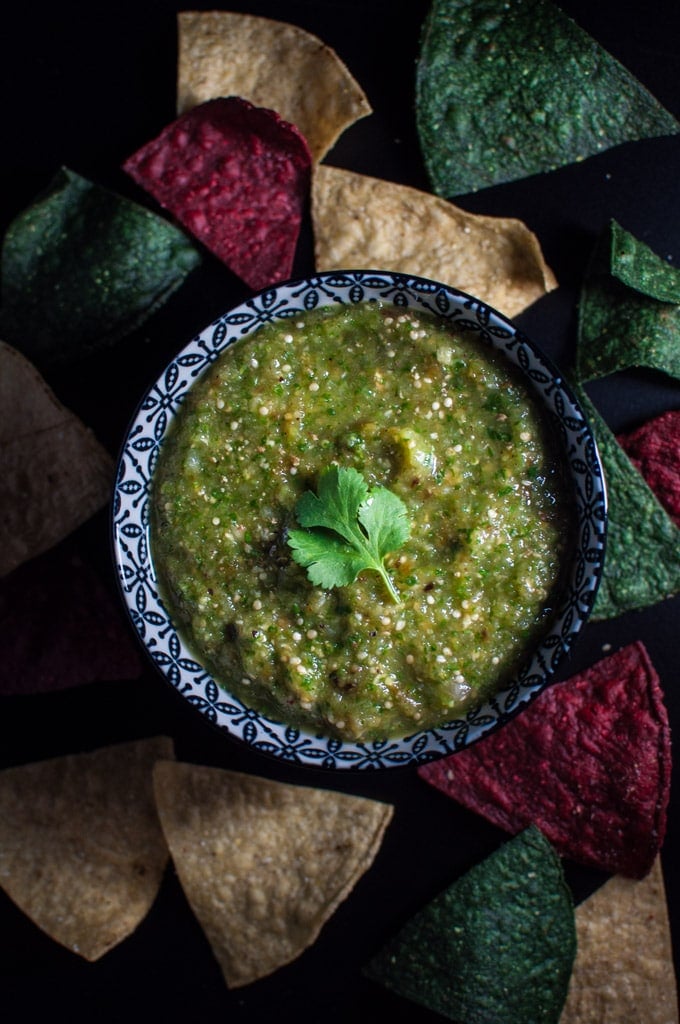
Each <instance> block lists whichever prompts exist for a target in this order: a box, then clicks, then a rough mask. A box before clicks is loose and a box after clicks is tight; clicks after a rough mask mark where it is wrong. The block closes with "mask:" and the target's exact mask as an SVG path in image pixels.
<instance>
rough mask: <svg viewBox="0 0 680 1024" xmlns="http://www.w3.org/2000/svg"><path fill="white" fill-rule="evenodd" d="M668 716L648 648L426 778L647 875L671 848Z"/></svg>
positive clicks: (439, 764) (595, 672) (581, 851)
mask: <svg viewBox="0 0 680 1024" xmlns="http://www.w3.org/2000/svg"><path fill="white" fill-rule="evenodd" d="M670 772H671V750H670V730H669V725H668V714H667V711H666V707H665V704H664V700H663V694H662V692H661V688H660V686H659V679H658V676H657V674H656V671H655V669H654V666H653V665H652V663H651V661H650V658H649V655H648V654H647V651H646V650H645V648H644V646H643V644H642V643H640V642H638V643H634V644H630V645H629V646H627V647H624V648H622V649H621V650H620V651H618V652H617V653H616V654H613V655H611V656H609V657H607V658H603V659H602V660H601V661H599V662H597V664H595V665H593V666H592V667H591V668H589V669H587V670H586V671H585V672H581V673H580V674H579V675H575V676H572V678H571V679H568V680H567V681H565V682H562V683H556V684H554V685H553V686H551V687H549V688H548V689H547V690H545V691H544V692H543V693H542V694H541V695H540V696H539V697H538V698H537V699H536V700H535V701H534V702H533V703H532V704H530V705H529V706H528V707H527V708H525V709H524V710H523V711H522V712H521V714H519V715H517V716H516V717H515V718H513V719H512V720H511V721H510V722H507V723H506V724H505V725H504V726H503V728H502V729H499V730H498V731H497V732H495V733H492V734H491V735H490V736H487V737H486V738H485V739H482V740H480V741H479V742H478V743H475V744H474V745H473V746H471V747H469V748H468V749H467V750H462V751H460V752H459V753H457V754H453V755H451V756H450V757H447V758H444V759H443V760H441V761H435V762H433V763H432V764H427V765H423V766H422V767H421V768H419V769H418V773H419V775H420V776H421V778H423V779H425V781H426V782H429V783H431V784H432V785H433V786H436V787H437V789H440V790H442V791H443V792H444V793H446V794H447V796H450V797H451V798H452V799H454V800H457V801H458V802H459V803H461V804H463V805H464V806H465V807H468V808H469V809H470V810H472V811H475V812H476V813H478V814H481V815H483V816H484V817H485V818H487V819H488V820H489V821H491V822H493V824H494V825H497V826H498V827H499V828H503V829H505V830H506V831H508V832H519V831H520V830H521V829H523V828H526V827H527V826H528V825H530V824H532V823H533V824H535V825H538V827H539V828H540V829H541V831H542V832H543V833H544V835H545V836H546V837H547V838H548V839H549V840H550V842H551V843H552V844H553V846H554V847H555V849H556V850H557V852H558V853H559V854H560V855H562V856H564V857H569V858H571V859H572V860H574V861H578V862H580V863H582V864H587V865H589V866H591V867H595V868H598V869H600V870H602V871H610V872H619V873H621V874H625V875H628V876H631V877H634V878H638V877H643V876H644V875H645V874H646V873H647V872H648V871H649V870H650V868H651V866H652V864H653V863H654V859H655V857H656V855H657V853H658V852H659V849H660V847H661V844H662V843H663V839H664V835H665V832H666V816H667V810H668V798H669V787H670Z"/></svg>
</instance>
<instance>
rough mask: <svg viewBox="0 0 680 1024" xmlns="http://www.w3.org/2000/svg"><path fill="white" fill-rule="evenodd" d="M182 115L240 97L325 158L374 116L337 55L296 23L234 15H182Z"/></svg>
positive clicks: (179, 87)
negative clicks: (287, 124)
mask: <svg viewBox="0 0 680 1024" xmlns="http://www.w3.org/2000/svg"><path fill="white" fill-rule="evenodd" d="M177 25H178V70H177V112H178V114H183V113H184V112H185V111H187V110H190V109H191V107H195V106H197V104H199V103H203V102H204V101H205V100H211V99H216V98H218V97H220V96H240V97H241V98H242V99H246V100H249V101H250V102H251V103H254V104H255V106H257V107H268V108H269V109H271V110H275V111H276V112H277V113H278V114H280V115H281V117H282V118H283V119H284V120H286V121H292V123H293V124H294V125H296V127H297V128H299V129H300V131H301V132H302V134H303V135H304V136H305V139H306V140H307V143H308V145H309V148H310V150H311V152H312V157H313V158H314V160H321V159H322V157H323V156H324V154H325V153H327V152H328V150H329V149H330V148H331V146H332V145H333V144H334V143H335V141H336V140H337V139H338V137H339V136H340V135H341V134H342V132H343V131H344V130H345V129H346V128H348V127H349V125H351V124H353V123H354V122H355V121H358V120H359V118H361V117H366V115H367V114H370V113H371V107H370V105H369V102H368V100H367V98H366V96H365V95H364V92H363V90H362V89H361V88H360V86H359V85H358V83H357V82H356V81H355V79H354V78H353V77H352V75H351V74H350V72H349V71H348V70H347V68H346V67H345V65H344V64H343V63H342V61H341V60H340V58H339V57H338V56H337V54H336V53H335V52H334V51H333V50H332V49H330V47H328V46H326V44H325V43H323V42H322V41H321V40H320V39H317V37H316V36H314V35H311V34H310V33H309V32H306V31H305V30H304V29H301V28H298V27H297V26H296V25H288V24H286V23H285V22H282V21H274V20H272V19H270V18H261V17H256V16H254V15H249V14H235V13H231V12H228V11H182V12H180V13H179V14H178V16H177Z"/></svg>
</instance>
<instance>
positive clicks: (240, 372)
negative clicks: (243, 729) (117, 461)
mask: <svg viewBox="0 0 680 1024" xmlns="http://www.w3.org/2000/svg"><path fill="white" fill-rule="evenodd" d="M551 430H552V426H551V425H550V424H549V423H548V422H547V420H546V419H545V418H544V416H543V413H542V410H541V409H540V407H539V405H538V403H537V402H536V401H535V400H534V399H533V398H532V397H531V394H530V392H529V390H528V387H527V386H526V384H525V383H524V381H523V379H522V378H521V376H520V375H519V374H516V373H515V372H514V370H513V368H512V367H510V366H509V364H508V363H507V361H506V360H505V359H504V357H502V356H500V355H497V354H495V353H494V352H493V351H492V350H491V349H490V348H489V347H488V346H486V345H485V344H484V342H483V341H482V340H480V339H479V338H477V337H476V336H475V335H474V334H471V333H469V332H466V333H463V332H457V331H455V330H454V329H453V328H452V327H451V326H449V325H448V324H447V323H445V322H444V321H440V320H438V319H435V318H434V317H433V316H432V317H430V315H429V314H425V313H420V312H414V311H412V310H409V309H400V308H398V307H394V306H392V305H387V304H385V305H383V304H380V303H360V304H357V305H339V306H332V307H328V308H323V309H316V310H313V311H310V312H304V313H300V314H296V315H295V316H293V317H292V318H290V319H288V320H285V321H283V322H278V323H272V324H269V325H266V326H264V327H262V328H260V329H259V330H258V331H257V332H255V333H254V334H253V335H251V336H250V337H248V338H247V339H244V340H243V341H242V342H238V343H237V344H235V345H233V346H232V347H230V348H228V349H227V350H226V351H225V352H224V353H223V354H222V355H221V356H220V357H219V359H218V360H217V361H216V362H215V363H214V364H213V366H212V367H210V369H209V370H208V371H206V373H205V374H204V376H203V377H202V378H201V379H200V380H199V381H198V382H197V383H196V384H195V385H194V387H193V388H192V389H191V391H190V392H189V394H188V395H187V398H186V400H185V402H184V404H183V405H182V407H181V409H180V410H179V412H178V414H177V416H176V419H175V422H174V423H173V426H172V429H171V431H170V432H169V435H168V437H167V439H166V441H165V442H164V444H163V446H162V449H161V452H160V456H159V461H158V465H157V469H156V472H155V477H154V487H153V498H152V517H151V544H152V550H153V556H154V563H155V566H156V570H157V574H158V579H159V585H160V587H161V592H162V593H163V596H164V600H165V602H166V604H167V605H168V607H169V610H170V611H171V613H172V615H173V618H174V620H175V622H176V624H177V625H178V627H179V629H180V631H181V632H182V633H183V635H184V636H185V639H186V641H187V643H188V645H189V646H190V647H191V648H192V650H193V651H194V652H195V654H196V656H197V658H198V660H199V661H200V662H201V664H203V665H204V666H205V668H206V669H207V670H208V671H210V673H211V674H212V675H213V676H214V678H215V679H216V681H217V682H218V683H219V684H220V685H221V686H223V687H225V688H226V689H227V690H229V691H230V692H232V693H234V694H235V695H237V696H238V697H240V699H241V700H242V701H243V702H244V703H245V704H246V705H249V706H251V707H253V708H256V709H257V710H259V711H262V712H264V713H265V714H268V715H269V716H270V717H273V718H276V719H277V720H282V721H284V722H286V723H290V724H291V725H295V726H299V727H302V728H306V729H309V730H313V731H316V732H320V733H323V734H326V735H331V736H337V737H340V738H343V739H347V740H353V741H356V740H376V739H384V738H388V737H397V736H404V735H408V734H410V733H413V732H416V731H419V730H421V729H426V728H431V727H434V726H436V725H442V724H444V723H445V722H447V721H449V720H451V719H453V718H457V717H459V716H460V714H461V713H462V712H464V711H465V710H466V709H468V708H470V707H472V706H474V705H476V704H479V703H482V702H483V701H484V700H486V699H487V698H488V697H489V696H490V695H492V694H493V693H494V692H496V691H497V690H498V689H500V688H501V687H502V686H503V685H504V684H505V683H507V682H508V681H509V680H510V678H511V677H512V675H513V673H515V672H516V671H517V669H518V667H519V666H520V665H521V663H522V661H523V660H524V659H525V657H526V656H527V654H528V650H529V648H530V646H531V643H532V641H533V640H534V639H535V638H537V636H538V634H539V632H540V631H541V629H542V628H544V627H545V620H546V617H547V616H549V615H550V613H551V610H552V607H553V601H554V597H555V594H556V590H557V588H558V587H559V585H560V567H561V565H562V563H563V554H564V549H565V545H567V544H568V543H569V538H570V536H571V532H572V531H571V502H570V500H569V498H568V496H567V494H566V492H565V483H564V479H565V478H564V475H563V467H562V465H561V463H560V460H559V459H558V458H557V457H556V446H555V445H554V443H553V441H552V440H551ZM331 466H338V467H349V468H353V469H355V470H357V471H358V472H359V473H360V474H362V476H363V478H364V480H365V481H366V484H367V485H368V487H369V488H374V487H384V488H387V489H389V490H390V491H391V492H392V493H393V494H396V495H397V496H398V497H399V498H400V499H401V501H402V502H403V503H404V505H405V506H406V514H407V517H408V522H409V530H408V539H407V540H406V542H405V543H404V544H403V545H402V546H401V547H399V549H398V550H396V551H392V552H390V553H388V554H387V556H386V558H385V566H386V568H387V570H388V571H389V575H390V579H391V580H392V582H393V585H394V589H395V590H396V592H397V595H398V598H399V602H398V603H395V601H394V600H393V599H392V598H391V597H390V594H389V593H388V591H387V589H386V587H385V585H384V582H383V580H382V579H381V578H380V576H379V574H378V573H376V572H361V573H360V574H359V575H358V577H357V579H356V580H355V582H353V583H351V584H349V585H347V586H341V587H335V588H333V589H328V590H326V589H322V588H320V587H317V586H314V585H313V584H312V583H311V582H310V581H309V579H308V577H307V574H306V572H305V569H304V568H303V567H302V566H301V565H298V564H297V563H296V562H295V560H294V559H293V557H292V552H291V548H290V546H289V544H288V542H287V541H288V531H289V530H293V529H297V528H298V526H299V524H298V523H297V522H296V519H295V509H296V505H297V503H298V502H299V500H300V497H301V495H302V494H303V493H304V492H305V491H316V487H317V482H318V480H319V478H320V476H321V475H322V474H323V473H324V471H325V470H327V469H329V467H331Z"/></svg>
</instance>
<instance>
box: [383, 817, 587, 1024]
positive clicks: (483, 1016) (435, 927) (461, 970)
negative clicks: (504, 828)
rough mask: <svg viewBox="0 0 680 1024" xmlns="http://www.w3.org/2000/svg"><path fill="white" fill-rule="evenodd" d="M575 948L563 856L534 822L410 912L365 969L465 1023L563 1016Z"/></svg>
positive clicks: (549, 1022) (520, 1023)
mask: <svg viewBox="0 0 680 1024" xmlns="http://www.w3.org/2000/svg"><path fill="white" fill-rule="evenodd" d="M575 952H576V935H575V928H574V907H573V903H572V898H571V893H570V892H569V889H568V888H567V885H566V883H565V880H564V875H563V873H562V867H561V865H560V862H559V858H558V857H557V855H556V854H555V852H554V850H553V849H552V847H551V846H550V844H549V843H548V842H547V841H546V839H545V838H544V837H543V836H542V835H541V833H540V832H539V830H538V829H536V828H529V829H527V830H526V831H525V832H523V833H522V834H521V835H519V836H517V837H516V838H515V839H513V840H511V841H510V842H507V843H505V844H504V845H503V846H501V847H500V848H499V849H498V850H496V851H495V853H492V854H491V855H490V856H489V857H487V858H486V860H483V861H482V862H481V863H479V864H476V865H475V866H474V867H473V868H471V869H470V870H469V871H468V872H467V874H466V875H463V877H462V878H460V879H458V881H457V882H455V883H454V884H453V885H452V886H450V887H449V888H448V889H446V890H445V891H444V892H443V893H441V894H440V895H439V896H438V897H437V898H436V899H435V900H433V901H432V902H431V903H430V904H428V906H426V907H425V908H424V909H423V910H421V911H420V913H419V914H418V915H417V916H416V917H414V918H412V920H411V921H409V922H408V923H407V924H406V925H405V927H404V928H403V929H402V930H401V932H399V934H398V935H397V936H396V937H395V938H394V939H393V940H391V941H390V942H389V943H388V944H387V945H386V946H385V947H384V949H382V950H381V951H380V953H379V954H378V955H377V956H376V957H375V959H374V960H373V961H372V962H371V963H370V964H369V966H368V968H367V970H366V973H367V974H368V976H369V977H371V978H373V979H374V980H375V981H379V982H381V983H382V984H384V985H385V986H387V987H388V988H390V989H392V990H393V991H394V992H396V993H398V994H399V995H402V996H406V997H407V998H408V999H411V1000H413V1001H414V1002H416V1003H420V1004H422V1005H424V1006H426V1007H428V1008H429V1009H430V1010H434V1011H435V1012H436V1013H440V1014H442V1015H443V1016H445V1017H449V1018H451V1020H454V1021H456V1022H461V1024H462V1022H463V1021H466V1022H467V1021H469V1022H470V1024H473V1022H474V1024H488V1022H491V1021H493V1024H528V1022H529V1021H531V1024H557V1021H558V1020H559V1016H560V1011H561V1009H562V1007H563V1005H564V1000H565V997H566V994H567V985H568V983H569V976H570V974H571V969H572V964H573V962H574V954H575Z"/></svg>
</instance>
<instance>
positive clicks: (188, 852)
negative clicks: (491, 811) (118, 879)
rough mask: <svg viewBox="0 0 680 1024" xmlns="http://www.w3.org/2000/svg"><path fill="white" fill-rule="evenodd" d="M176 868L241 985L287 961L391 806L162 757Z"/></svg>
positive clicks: (349, 878) (325, 911)
mask: <svg viewBox="0 0 680 1024" xmlns="http://www.w3.org/2000/svg"><path fill="white" fill-rule="evenodd" d="M154 786H155V791H156V801H157V806H158V811H159V815H160V819H161V824H162V826H163V830H164V832H165V838H166V840H167V843H168V846H169V847H170V853H171V856H172V858H173V861H174V864H175V868H176V870H177V874H178V875H179V879H180V882H181V883H182V886H183V888H184V892H185V894H186V897H187V899H188V901H189V903H190V905H191V907H192V908H193V911H194V913H195V914H196V917H197V918H198V921H199V922H200V924H201V926H202V927H203V929H204V931H205V933H206V936H207V938H208V940H209V942H210V944H211V946H212V948H213V951H214V953H215V956H216V958H217V961H218V963H219V965H220V967H221V968H222V972H223V974H224V977H225V980H226V982H227V985H229V986H230V987H231V988H236V987H238V986H241V985H247V984H248V983H249V982H252V981H255V980H256V979H257V978H261V977H264V976H265V975H267V974H271V972H272V971H275V970H276V969H277V968H279V967H282V966H283V965H284V964H287V963H290V961H291V960H294V959H295V958H296V957H297V956H299V955H300V954H301V953H302V952H303V951H304V950H305V949H307V947H308V946H311V945H312V943H313V942H314V941H315V939H316V938H317V936H318V934H319V932H320V931H321V928H322V926H323V925H324V923H325V922H326V921H327V920H328V918H329V917H330V916H331V915H332V913H333V912H334V911H335V909H336V908H337V906H338V905H339V904H340V903H341V902H342V900H344V899H345V897H346V896H347V895H348V893H349V892H350V890H351V889H352V888H353V887H354V885H355V883H356V882H357V881H358V879H359V878H360V877H361V875H363V874H364V872H365V871H367V869H368V868H369V867H370V865H371V864H372V862H373V859H374V857H375V855H376V853H377V852H378V849H379V847H380V844H381V842H382V837H383V834H384V831H385V829H386V827H387V825H388V823H389V821H390V818H391V817H392V810H393V809H392V807H391V806H390V805H389V804H383V803H379V802H377V801H374V800H368V799H364V798H361V797H355V796H349V795H347V794H344V793H335V792H331V791H328V790H321V789H312V788H308V787H303V786H291V785H286V784H283V783H280V782H273V781H271V780H270V779H264V778H258V777H256V776H252V775H244V774H241V773H240V772H233V771H227V770H224V769H220V768H211V767H203V766H199V765H189V764H179V763H177V764H176V763H174V762H167V763H166V762H160V763H159V764H157V765H156V767H155V769H154Z"/></svg>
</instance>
